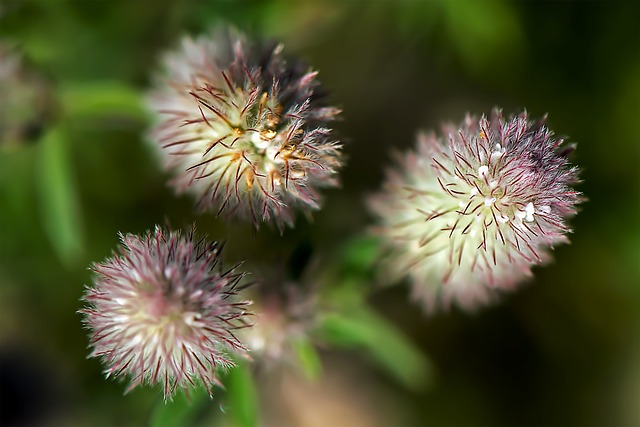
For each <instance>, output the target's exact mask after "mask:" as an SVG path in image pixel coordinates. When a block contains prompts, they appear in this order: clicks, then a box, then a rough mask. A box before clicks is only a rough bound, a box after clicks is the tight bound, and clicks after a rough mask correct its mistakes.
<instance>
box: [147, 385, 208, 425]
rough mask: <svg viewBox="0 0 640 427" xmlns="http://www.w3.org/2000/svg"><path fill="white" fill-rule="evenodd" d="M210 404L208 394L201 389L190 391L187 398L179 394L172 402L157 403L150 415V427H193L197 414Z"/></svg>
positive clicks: (183, 394)
mask: <svg viewBox="0 0 640 427" xmlns="http://www.w3.org/2000/svg"><path fill="white" fill-rule="evenodd" d="M207 402H210V398H209V395H208V393H207V392H206V391H205V390H202V389H195V390H191V391H190V393H189V396H187V394H185V393H184V392H179V393H178V394H176V396H174V398H173V401H170V402H166V403H165V402H158V404H157V406H156V408H155V409H154V410H153V412H152V414H151V420H150V423H149V426H150V427H185V426H193V425H194V423H195V418H196V415H197V412H198V411H200V410H201V408H202V406H203V405H204V404H206V403H207Z"/></svg>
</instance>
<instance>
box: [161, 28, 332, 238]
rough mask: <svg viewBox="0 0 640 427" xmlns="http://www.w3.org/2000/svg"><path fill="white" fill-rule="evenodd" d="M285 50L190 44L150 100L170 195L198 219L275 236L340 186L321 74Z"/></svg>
mask: <svg viewBox="0 0 640 427" xmlns="http://www.w3.org/2000/svg"><path fill="white" fill-rule="evenodd" d="M281 51H282V46H281V45H278V46H275V47H274V46H262V45H258V44H254V43H250V42H248V41H247V40H246V39H245V38H244V37H243V36H242V35H240V34H237V33H234V32H231V31H219V32H217V33H214V34H213V35H211V36H209V37H201V38H198V39H196V40H192V39H190V38H186V39H184V40H183V42H182V46H181V48H180V49H178V50H177V51H175V52H172V53H171V54H169V55H168V56H167V57H166V58H165V61H164V67H165V70H166V75H165V76H164V77H163V78H162V79H160V81H158V83H157V85H156V89H155V90H153V92H152V93H151V94H150V96H149V106H150V108H151V110H152V111H153V112H155V113H156V115H157V124H156V126H155V127H154V129H153V130H152V132H151V139H152V140H153V141H154V142H155V143H157V145H158V146H159V147H160V148H161V153H162V156H163V158H164V163H165V167H166V168H167V169H168V170H170V171H172V172H173V173H174V175H175V179H174V180H173V181H172V185H173V186H174V187H175V189H176V190H177V191H178V192H188V193H191V194H192V195H193V196H195V197H196V198H197V200H198V206H199V208H200V209H201V210H205V211H213V212H217V213H218V214H220V213H225V214H227V215H228V216H231V217H240V218H247V219H250V220H252V221H253V222H254V224H256V226H257V225H258V224H259V222H260V221H265V222H272V223H275V224H276V225H277V226H278V227H279V228H280V229H282V228H283V226H284V224H288V225H292V224H293V221H294V216H295V215H294V209H295V208H300V209H302V210H303V211H305V212H309V211H310V210H313V209H318V208H319V207H320V206H319V194H318V188H320V187H331V186H336V185H337V181H336V170H337V168H338V167H339V166H340V163H341V159H340V157H341V147H340V145H338V143H337V142H336V141H335V140H334V139H333V138H332V136H331V130H330V129H329V128H328V127H327V126H328V125H329V123H330V122H331V121H332V120H334V119H335V118H336V116H337V115H338V113H339V110H338V109H336V108H332V107H326V106H323V105H322V102H321V99H320V98H321V97H320V96H319V95H318V93H317V86H318V81H317V80H316V75H317V72H315V71H310V70H308V69H306V68H305V67H304V66H302V65H301V64H299V63H295V64H292V65H290V64H287V63H286V62H285V61H284V59H283V58H282V56H281Z"/></svg>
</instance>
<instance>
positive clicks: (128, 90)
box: [59, 81, 146, 121]
mask: <svg viewBox="0 0 640 427" xmlns="http://www.w3.org/2000/svg"><path fill="white" fill-rule="evenodd" d="M59 98H60V100H61V102H62V106H63V109H64V111H65V113H66V114H67V115H68V116H69V117H71V118H80V119H86V118H104V117H110V116H111V117H113V116H115V117H120V118H129V119H132V120H135V121H145V120H146V112H145V108H144V105H143V102H142V99H141V96H140V92H139V90H137V89H136V88H133V87H130V86H127V85H125V84H123V83H119V82H113V81H100V82H92V83H80V84H75V85H69V86H66V87H63V88H62V89H61V91H60V94H59Z"/></svg>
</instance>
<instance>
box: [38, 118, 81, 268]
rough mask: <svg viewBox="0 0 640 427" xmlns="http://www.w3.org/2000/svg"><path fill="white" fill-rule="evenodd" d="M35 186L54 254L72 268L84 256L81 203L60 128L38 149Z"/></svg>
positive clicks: (42, 217) (55, 129)
mask: <svg viewBox="0 0 640 427" xmlns="http://www.w3.org/2000/svg"><path fill="white" fill-rule="evenodd" d="M40 150H41V151H40V159H39V167H38V168H37V169H36V172H37V174H38V177H37V181H36V182H37V186H38V190H39V192H38V193H39V199H40V209H39V213H40V218H41V221H42V226H43V227H44V230H45V232H46V234H47V236H48V237H49V241H50V242H51V245H52V246H53V249H54V250H55V252H56V254H57V255H58V257H59V258H60V260H61V261H63V262H64V263H65V264H66V265H68V266H69V265H73V264H74V263H75V262H76V261H77V260H78V258H79V257H80V256H81V255H82V253H83V252H84V238H83V228H82V213H81V209H80V200H79V196H78V193H77V189H76V185H75V182H74V179H73V173H72V170H71V163H70V161H69V153H68V146H67V143H66V140H65V137H64V134H63V131H62V130H61V129H60V128H54V129H51V130H50V131H49V132H48V133H47V134H45V135H44V137H43V139H42V141H41V145H40Z"/></svg>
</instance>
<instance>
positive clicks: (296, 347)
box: [292, 338, 322, 380]
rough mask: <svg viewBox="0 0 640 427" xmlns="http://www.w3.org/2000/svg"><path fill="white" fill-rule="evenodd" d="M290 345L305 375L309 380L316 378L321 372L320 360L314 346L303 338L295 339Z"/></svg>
mask: <svg viewBox="0 0 640 427" xmlns="http://www.w3.org/2000/svg"><path fill="white" fill-rule="evenodd" d="M292 345H293V351H294V353H295V355H296V356H297V358H298V362H299V363H300V366H301V368H302V371H303V373H304V374H305V376H306V377H307V378H308V379H310V380H317V379H318V378H319V377H320V375H321V374H322V362H321V360H320V356H319V355H318V352H317V351H316V348H315V347H314V346H313V344H312V343H311V342H309V340H307V339H303V338H301V339H298V340H295V341H294V342H293V344H292Z"/></svg>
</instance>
